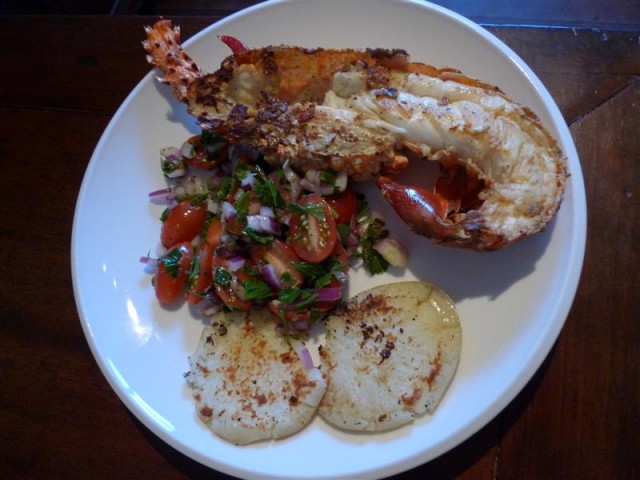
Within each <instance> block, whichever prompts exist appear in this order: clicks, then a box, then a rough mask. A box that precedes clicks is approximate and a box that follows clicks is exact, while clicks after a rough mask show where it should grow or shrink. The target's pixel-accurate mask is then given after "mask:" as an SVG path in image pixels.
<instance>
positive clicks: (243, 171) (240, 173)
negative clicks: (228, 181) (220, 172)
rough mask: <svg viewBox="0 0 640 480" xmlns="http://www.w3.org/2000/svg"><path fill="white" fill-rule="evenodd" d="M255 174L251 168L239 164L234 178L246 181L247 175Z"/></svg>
mask: <svg viewBox="0 0 640 480" xmlns="http://www.w3.org/2000/svg"><path fill="white" fill-rule="evenodd" d="M252 173H253V172H252V171H251V167H250V166H249V165H247V164H244V163H239V164H238V166H237V167H236V169H235V171H234V172H233V174H234V176H235V177H236V178H237V179H238V180H239V181H242V180H244V179H245V178H246V177H247V175H251V174H252Z"/></svg>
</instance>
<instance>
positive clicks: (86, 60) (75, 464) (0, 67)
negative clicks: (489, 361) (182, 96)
mask: <svg viewBox="0 0 640 480" xmlns="http://www.w3.org/2000/svg"><path fill="white" fill-rule="evenodd" d="M219 18H220V17H216V16H208V17H197V18H196V17H180V18H177V19H176V21H177V22H178V23H180V24H181V25H182V30H183V37H184V38H188V37H189V36H190V35H192V34H194V33H196V32H197V31H199V30H200V29H202V28H204V27H206V26H207V25H209V24H210V23H212V22H214V21H216V20H217V19H219ZM153 20H154V18H153V17H136V16H117V17H113V16H111V17H109V16H95V17H86V16H51V17H45V16H30V17H27V16H5V17H0V38H1V40H0V44H2V45H3V49H2V50H3V53H2V58H3V60H2V62H0V79H1V80H0V85H2V88H1V89H0V126H1V127H0V161H1V162H2V163H1V164H2V170H1V174H0V213H1V215H0V268H1V269H2V274H1V275H0V444H1V445H2V447H1V448H0V477H2V478H12V479H18V478H65V479H70V478H71V479H73V478H82V479H85V478H140V479H143V478H154V479H157V478H161V479H185V478H230V477H227V476H226V475H224V474H221V473H218V472H214V471H212V470H209V469H208V468H206V467H204V466H202V465H200V464H198V463H196V462H195V461H193V460H191V459H189V458H188V457H186V456H184V455H182V454H180V453H178V452H177V451H176V450H174V449H173V448H172V447H170V446H168V445H167V444H166V443H164V442H163V441H161V440H160V439H158V438H157V437H156V436H155V435H154V434H152V433H151V432H150V431H149V430H148V429H147V428H146V427H145V426H143V425H142V424H141V423H140V422H139V421H138V420H137V419H136V418H135V417H134V416H133V415H132V414H131V413H130V412H129V411H128V410H127V409H126V407H125V406H124V405H123V404H122V403H121V402H120V400H119V399H118V397H117V396H116V394H115V393H114V392H113V391H112V390H111V388H110V387H109V385H108V383H107V381H106V380H105V378H104V377H103V375H102V373H101V372H100V370H99V368H98V365H97V364H96V362H95V360H94V359H93V357H92V355H91V352H90V350H89V347H88V345H87V342H86V340H85V338H84V335H83V332H82V329H81V325H80V321H79V317H78V312H77V310H76V305H75V303H74V297H73V290H72V283H71V270H70V243H71V229H72V221H73V214H74V207H75V202H76V199H77V195H78V191H79V188H80V184H81V181H82V178H83V175H84V172H85V168H86V167H87V164H88V161H89V159H90V157H91V154H92V152H93V149H94V148H95V146H96V143H97V142H98V140H99V138H100V136H101V135H102V133H103V130H104V129H105V127H106V126H107V123H108V122H109V120H110V119H111V117H112V115H113V114H114V112H115V111H116V109H117V108H118V106H119V105H120V104H121V102H122V101H123V100H124V98H125V97H126V95H127V94H128V93H129V92H130V90H131V89H132V88H133V87H134V86H135V85H136V84H137V83H138V81H139V80H140V79H141V78H142V77H143V76H144V75H145V74H146V73H147V72H148V71H149V67H148V66H147V65H146V64H145V62H144V61H142V59H143V57H141V50H140V40H141V25H143V24H148V23H151V22H153ZM490 30H491V32H493V33H494V34H495V35H497V36H498V37H499V38H501V39H502V40H503V41H504V42H506V43H507V45H509V46H510V47H511V48H513V49H514V50H515V51H516V52H517V53H518V54H519V55H520V56H521V57H522V58H523V59H524V60H525V61H526V62H527V63H528V64H529V65H530V66H531V67H532V69H533V70H534V71H535V72H536V73H537V74H538V76H539V77H540V78H541V80H542V81H543V82H544V83H545V84H546V86H547V87H548V89H549V90H550V92H551V93H552V95H553V96H554V98H555V99H556V101H557V103H558V104H559V106H560V109H561V110H562V112H563V114H564V117H565V119H566V121H567V123H568V124H569V126H570V130H571V133H572V135H573V138H574V140H575V143H576V146H577V149H578V153H579V156H580V160H581V164H582V169H583V174H584V178H585V183H586V193H587V202H588V237H587V246H586V257H585V262H584V268H583V273H582V277H581V281H580V285H579V288H578V291H577V294H576V297H575V302H574V304H573V307H572V309H571V312H570V314H569V317H568V319H567V322H566V325H565V327H564V329H563V331H562V333H561V335H560V337H559V339H558V341H557V343H556V345H555V346H554V348H553V349H552V351H551V353H550V354H549V356H548V357H547V359H546V360H545V362H544V363H543V365H542V366H541V368H540V369H539V371H538V372H537V373H536V374H535V376H534V377H533V379H532V380H531V381H530V382H529V383H528V384H527V386H526V387H525V388H524V390H523V391H522V392H521V393H520V394H519V395H518V396H517V397H516V398H515V400H513V402H511V404H509V405H508V406H507V407H506V408H505V409H504V410H503V411H502V412H501V413H500V414H499V415H498V416H497V417H496V418H495V419H494V420H493V421H491V422H490V423H489V424H488V425H486V426H485V427H484V428H482V429H481V430H480V431H479V432H478V433H477V434H475V435H473V436H472V437H471V438H470V439H468V440H467V441H465V442H464V443H462V444H461V445H459V446H458V447H456V448H454V449H453V450H452V451H450V452H449V453H446V454H444V455H443V456H441V457H439V458H437V459H436V460H434V461H432V462H430V463H428V464H426V465H423V466H421V467H419V468H416V469H414V470H411V471H408V472H405V473H403V474H400V475H398V476H397V477H395V478H398V479H418V478H420V479H422V478H460V479H474V480H475V479H480V480H482V479H574V478H580V479H632V478H640V435H639V431H640V387H639V379H640V315H639V314H638V312H639V311H640V256H639V254H638V252H639V251H640V213H639V212H640V204H639V200H638V199H639V198H640V79H639V74H640V44H639V38H640V31H638V30H636V31H607V30H599V31H594V30H591V29H573V30H572V29H544V28H539V29H535V28H521V27H518V28H515V27H502V28H501V27H491V28H490Z"/></svg>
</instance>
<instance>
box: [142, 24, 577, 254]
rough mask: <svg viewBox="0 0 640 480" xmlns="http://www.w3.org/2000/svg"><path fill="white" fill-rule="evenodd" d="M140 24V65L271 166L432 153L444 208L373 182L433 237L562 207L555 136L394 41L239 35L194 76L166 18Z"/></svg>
mask: <svg viewBox="0 0 640 480" xmlns="http://www.w3.org/2000/svg"><path fill="white" fill-rule="evenodd" d="M146 32H147V40H146V41H145V42H143V44H144V47H145V49H146V51H147V53H148V56H147V59H148V61H149V62H150V63H152V64H153V65H155V66H156V67H158V68H159V69H160V70H161V71H162V73H163V76H162V79H161V80H162V81H163V82H165V83H168V84H169V85H171V86H172V88H173V90H174V92H175V94H176V96H177V98H178V99H179V100H181V101H182V102H184V103H186V104H187V106H188V109H189V112H190V113H191V114H192V115H194V116H195V117H196V118H197V119H198V121H199V122H200V124H201V125H202V127H203V128H204V129H207V130H210V131H211V132H213V133H216V134H218V135H220V136H221V137H222V138H224V139H225V141H226V142H228V143H242V144H247V145H250V146H252V147H255V148H256V149H257V150H258V151H260V152H261V153H262V154H263V155H264V158H265V159H266V160H267V161H268V162H270V163H272V164H276V165H278V164H284V163H285V162H287V163H289V164H290V165H291V167H292V168H294V169H296V170H300V171H305V170H310V169H316V170H320V169H333V170H336V171H342V172H345V173H347V174H348V175H350V176H351V178H353V179H354V180H358V181H363V180H371V179H377V178H378V177H379V176H380V175H393V174H394V173H397V172H400V171H402V170H403V169H404V168H406V167H407V166H408V163H409V160H408V156H409V155H413V156H415V157H418V158H423V159H427V160H430V161H434V162H438V163H439V164H440V165H442V168H443V171H444V176H445V177H446V178H447V179H448V180H446V181H444V182H441V185H445V184H446V183H447V181H448V182H449V183H450V185H449V188H448V189H444V190H442V191H439V192H438V195H440V194H441V192H443V191H445V190H448V192H446V193H448V194H449V195H440V196H444V197H445V198H446V200H447V202H448V203H449V204H450V205H449V208H448V209H447V210H448V211H447V212H444V213H443V212H440V211H439V210H438V208H435V207H434V206H435V205H436V204H437V203H438V202H435V201H434V199H436V198H437V196H436V197H433V195H432V194H433V192H431V193H429V192H427V191H426V190H423V189H417V188H409V187H403V186H402V185H399V184H395V183H393V182H391V181H390V180H387V179H381V180H380V181H379V186H380V188H381V190H382V192H383V194H384V195H385V198H387V200H389V201H390V203H391V204H392V205H393V206H394V208H395V209H396V211H397V212H398V214H399V215H400V216H401V217H402V218H403V219H404V220H405V221H406V222H407V223H408V224H409V225H410V226H411V227H412V229H413V230H414V231H416V232H417V233H419V234H421V235H425V236H428V237H431V238H432V239H434V241H435V242H436V243H438V244H442V245H450V246H457V247H466V248H472V249H476V250H481V251H488V250H496V249H498V248H502V247H503V246H506V245H509V244H511V243H513V242H515V241H517V240H519V239H521V238H524V237H526V236H529V235H532V234H535V233H537V232H540V231H542V230H544V228H545V227H546V225H547V224H548V223H549V222H550V221H551V219H552V218H553V217H554V216H555V214H556V212H557V210H558V208H559V207H560V203H561V201H562V198H563V195H564V191H565V184H566V179H567V177H568V172H567V166H566V159H565V158H564V156H563V154H562V152H561V151H560V149H559V148H558V145H557V143H556V140H555V139H554V138H553V136H552V135H551V134H550V133H549V132H548V131H547V130H546V129H545V128H544V126H543V125H542V123H541V122H540V121H539V119H538V118H537V117H536V115H535V114H534V113H533V112H532V111H531V110H529V109H528V108H526V107H523V106H521V105H519V104H518V103H516V102H515V101H513V100H512V99H511V98H509V97H508V96H507V95H506V94H504V93H503V92H502V91H500V90H499V89H498V88H497V87H495V86H493V85H489V84H487V83H484V82H481V81H478V80H476V79H473V78H470V77H466V76H464V75H463V74H462V73H461V72H459V71H457V70H453V69H449V68H443V69H438V68H435V67H433V66H430V65H425V64H421V63H412V62H409V58H408V54H407V52H405V51H404V50H398V49H395V50H386V49H369V50H362V51H360V50H349V49H346V50H328V49H327V50H325V49H321V48H317V49H306V48H301V47H289V46H278V47H265V48H260V49H253V50H246V47H245V46H244V45H240V46H239V48H236V49H235V50H236V52H235V53H234V55H230V56H228V57H227V58H225V59H224V61H223V62H222V64H221V66H220V68H219V69H218V70H217V71H215V72H213V73H203V72H202V71H201V70H200V69H199V68H198V66H197V65H195V63H194V62H193V61H192V60H191V58H190V57H189V56H188V55H187V54H186V53H185V52H184V51H183V50H182V48H181V46H180V44H179V41H180V36H179V30H178V29H177V28H172V26H171V22H169V21H168V20H161V21H159V22H158V23H156V24H155V25H154V26H153V27H151V28H147V29H146ZM236 47H238V45H236ZM409 152H410V153H409ZM451 186H453V187H456V188H457V187H458V186H462V188H461V189H460V190H461V193H462V195H460V196H458V197H456V195H452V194H451V193H452V188H451ZM456 188H453V190H456ZM436 191H438V189H437V188H436ZM454 193H455V192H454ZM451 204H453V205H454V208H451ZM408 206H410V208H407V207H408Z"/></svg>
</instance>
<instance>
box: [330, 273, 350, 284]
mask: <svg viewBox="0 0 640 480" xmlns="http://www.w3.org/2000/svg"><path fill="white" fill-rule="evenodd" d="M333 277H334V278H335V279H336V280H338V281H339V282H340V283H346V282H347V279H348V275H347V273H346V272H343V271H339V272H336V273H334V274H333Z"/></svg>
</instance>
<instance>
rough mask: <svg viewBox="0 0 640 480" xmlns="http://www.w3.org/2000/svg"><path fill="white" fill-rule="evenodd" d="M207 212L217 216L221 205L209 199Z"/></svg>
mask: <svg viewBox="0 0 640 480" xmlns="http://www.w3.org/2000/svg"><path fill="white" fill-rule="evenodd" d="M207 210H208V211H209V212H211V213H213V214H217V213H218V211H219V210H220V204H219V203H218V202H215V201H213V200H212V199H210V198H209V199H207Z"/></svg>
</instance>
